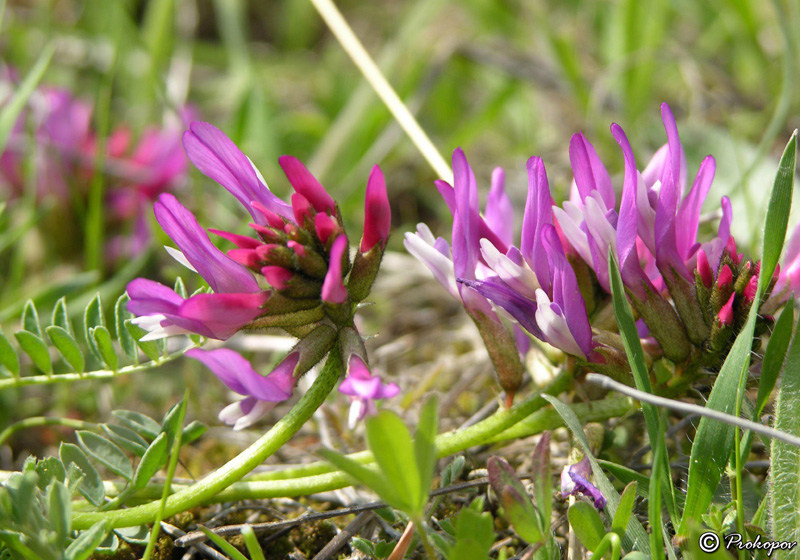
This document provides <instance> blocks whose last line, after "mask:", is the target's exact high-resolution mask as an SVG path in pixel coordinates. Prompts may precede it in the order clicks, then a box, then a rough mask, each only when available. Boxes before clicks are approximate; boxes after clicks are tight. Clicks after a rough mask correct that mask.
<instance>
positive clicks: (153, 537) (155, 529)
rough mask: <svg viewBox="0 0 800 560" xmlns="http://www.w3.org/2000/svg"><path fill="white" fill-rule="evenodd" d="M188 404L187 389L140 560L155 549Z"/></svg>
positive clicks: (176, 461)
mask: <svg viewBox="0 0 800 560" xmlns="http://www.w3.org/2000/svg"><path fill="white" fill-rule="evenodd" d="M188 402H189V389H186V391H185V392H184V393H183V400H182V401H181V405H180V406H181V408H180V410H179V411H178V420H177V421H176V422H175V426H176V430H175V438H174V440H173V442H172V452H171V453H170V456H169V464H168V466H167V480H166V481H165V482H164V491H163V492H162V493H161V501H160V502H159V508H158V513H157V514H156V520H155V522H154V523H153V528H152V529H151V530H150V540H149V541H148V542H147V548H146V549H145V551H144V555H143V556H142V560H150V555H151V554H152V553H153V550H154V549H155V546H156V542H157V541H158V533H159V531H160V530H161V521H162V520H163V519H164V509H165V507H166V505H167V500H168V499H169V492H170V489H171V488H172V477H174V476H175V469H176V468H177V467H178V456H179V455H180V451H181V436H183V420H184V419H185V418H186V405H187V404H188Z"/></svg>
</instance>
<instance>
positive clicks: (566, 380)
mask: <svg viewBox="0 0 800 560" xmlns="http://www.w3.org/2000/svg"><path fill="white" fill-rule="evenodd" d="M338 367H340V366H338V365H337V372H338ZM329 369H330V368H329V364H326V367H325V369H323V372H322V374H321V375H320V379H322V378H323V377H324V376H325V375H327V373H326V372H328V370H329ZM337 377H338V373H337V375H336V376H333V377H332V378H331V379H329V380H328V381H326V382H325V383H326V386H328V387H329V388H328V390H330V388H332V387H333V384H334V383H335V382H336V378H337ZM320 379H318V380H317V382H316V383H315V384H314V386H313V387H312V388H311V389H310V390H309V392H308V393H306V395H308V394H310V393H311V392H312V390H315V388H316V387H317V384H318V383H319V382H320ZM571 380H572V377H571V376H570V374H569V373H566V372H565V373H562V374H560V375H559V376H558V377H556V378H555V379H554V380H553V381H551V383H550V384H549V385H548V386H546V387H545V388H544V389H541V390H537V391H536V392H535V393H534V394H532V395H530V396H529V397H528V398H527V399H526V400H524V401H522V402H520V403H519V404H517V405H516V406H514V407H513V408H511V409H509V410H506V409H502V410H500V411H498V412H497V413H495V414H494V415H493V416H491V417H489V418H487V419H486V420H483V421H482V422H479V423H478V424H475V425H474V426H472V427H470V428H468V429H466V430H462V431H460V432H449V433H445V434H441V435H439V436H438V437H437V438H436V448H437V455H438V456H439V457H445V456H448V455H452V454H454V453H458V452H459V451H463V450H464V449H467V448H469V447H473V446H475V445H480V444H483V443H486V442H487V441H489V440H492V439H493V438H495V437H496V436H497V435H498V434H502V433H503V432H504V431H505V430H508V429H509V428H510V427H512V426H514V425H515V424H517V423H518V422H520V420H523V419H525V418H527V417H528V416H530V415H531V414H532V413H534V412H535V411H536V410H538V409H539V408H542V407H543V406H544V405H546V404H547V402H546V401H545V400H544V399H542V398H541V394H542V393H547V394H559V393H561V392H563V391H565V390H566V389H567V388H568V387H569V384H570V383H571ZM328 384H329V385H328ZM326 394H327V393H326ZM315 399H316V397H315ZM322 399H324V396H322V397H319V398H318V400H319V402H320V403H321V402H322ZM305 400H306V397H304V398H303V400H301V401H300V402H299V403H298V404H297V405H296V406H295V408H294V409H292V411H291V412H290V413H289V415H287V416H286V417H284V419H283V420H282V421H281V422H279V423H278V424H276V425H275V427H274V428H273V429H272V430H270V432H268V433H267V434H266V435H265V436H263V437H262V438H261V439H260V440H259V441H257V442H256V443H254V444H253V445H252V446H250V448H249V449H247V450H245V451H244V452H243V453H242V454H240V455H239V456H238V457H236V458H235V459H233V461H231V463H229V464H228V465H225V466H224V467H222V468H221V469H220V470H219V471H217V472H216V473H214V474H212V475H210V476H208V477H207V478H206V479H204V480H201V481H200V482H198V483H196V484H194V485H192V486H184V487H182V488H181V490H180V491H179V492H178V493H177V494H175V495H174V496H172V497H171V498H170V500H169V501H168V503H167V514H166V515H167V516H169V515H173V514H174V513H177V512H179V511H183V509H187V508H190V507H195V506H197V505H203V504H209V503H219V502H229V501H237V500H242V499H268V498H276V497H292V496H307V495H309V494H314V493H317V492H327V491H330V490H336V489H339V488H344V487H345V486H349V485H351V484H352V479H351V478H350V477H349V476H348V475H346V474H345V473H343V472H340V471H334V470H333V468H332V467H331V466H330V465H328V464H324V463H315V464H311V465H308V466H306V467H297V468H294V469H287V470H285V471H277V472H273V473H260V474H258V475H254V476H251V477H248V479H247V480H246V481H242V482H241V483H236V484H234V482H236V481H238V480H239V479H241V478H242V477H243V476H244V475H245V474H247V472H249V471H250V470H252V468H254V467H255V466H256V465H258V464H260V463H261V462H263V460H264V459H265V458H266V457H268V456H269V454H271V453H272V452H274V451H275V450H276V449H277V448H279V447H280V446H281V445H283V443H285V441H286V440H288V438H289V437H291V434H293V433H294V431H296V429H295V430H294V431H292V432H291V433H290V434H288V435H286V436H285V438H284V439H281V440H280V441H278V440H275V441H274V442H273V441H272V440H271V439H270V438H272V437H277V436H273V435H271V434H273V432H275V431H276V430H277V429H278V428H279V426H282V425H283V424H282V423H283V422H285V421H287V419H288V418H289V416H291V415H292V414H294V413H295V410H296V409H297V408H299V407H300V405H301V404H302V403H303V402H304V401H305ZM314 402H317V401H316V400H315V401H314ZM601 402H602V401H601ZM626 411H627V409H626ZM609 412H610V415H609V416H608V417H614V416H619V415H620V411H619V409H618V408H617V407H611V408H610V409H609ZM312 413H313V411H311V412H309V415H310V414H312ZM623 413H624V412H623ZM301 424H302V423H301ZM550 426H551V424H549V423H547V422H545V423H544V424H542V429H543V430H544V429H548V427H550ZM528 429H529V430H533V429H534V428H533V427H532V426H528ZM281 430H282V433H283V432H285V431H286V429H285V428H281ZM531 433H533V432H531ZM282 437H283V436H282ZM262 446H269V447H268V449H267V448H266V447H265V448H264V449H263V450H261V451H256V448H258V449H261V447H262ZM257 452H258V453H260V454H259V455H258V456H257V462H255V463H254V464H253V466H252V467H249V468H244V467H241V466H240V465H241V463H242V462H243V461H244V459H243V456H244V455H245V454H250V455H253V454H255V453H257ZM262 455H263V458H262ZM348 458H350V459H353V460H355V461H358V462H359V463H362V464H366V463H371V462H373V461H374V458H373V456H372V453H370V452H368V451H361V452H358V453H353V454H350V455H348ZM233 463H236V465H233V466H232V464H233ZM248 464H249V463H248ZM233 470H235V475H227V474H226V473H229V472H231V471H233ZM270 475H271V477H272V478H271V479H267V480H264V478H263V477H265V476H270ZM0 479H1V477H0ZM219 479H224V481H220V480H219ZM106 488H107V491H108V492H109V493H112V492H114V491H115V488H116V487H115V486H114V485H113V484H112V483H106ZM208 488H211V489H208ZM117 491H118V490H117ZM162 491H163V485H161V484H152V485H148V486H147V487H146V488H144V489H143V490H141V491H139V492H138V493H137V494H136V495H135V496H132V499H138V500H142V499H147V500H158V499H159V498H160V496H161V492H162ZM128 503H130V500H129V501H128ZM157 506H158V502H152V503H148V504H146V505H144V506H139V507H135V508H130V509H125V510H118V511H110V512H103V513H102V514H98V513H89V512H83V513H77V508H78V507H80V506H79V505H78V504H77V503H76V504H75V510H76V513H75V516H74V517H73V524H75V523H80V524H81V525H80V526H77V525H76V527H83V526H88V525H91V523H92V522H93V521H96V520H97V519H99V516H100V515H105V516H107V517H106V518H107V519H109V520H110V521H111V523H112V524H113V525H112V526H113V527H126V526H132V525H139V524H142V523H149V522H152V520H153V519H154V518H155V512H156V509H155V508H156V507H157ZM182 508H183V509H182Z"/></svg>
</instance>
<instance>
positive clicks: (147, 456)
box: [132, 433, 168, 490]
mask: <svg viewBox="0 0 800 560" xmlns="http://www.w3.org/2000/svg"><path fill="white" fill-rule="evenodd" d="M167 451H168V449H167V434H164V433H161V434H158V437H157V438H156V439H154V440H153V443H151V444H150V447H148V448H147V451H145V453H144V456H143V457H142V460H141V461H139V465H138V466H137V467H136V473H135V474H134V475H133V483H132V486H133V488H134V489H135V490H139V489H141V488H144V487H145V486H146V485H147V483H148V482H150V479H151V478H153V475H154V474H156V473H157V472H158V470H159V469H160V468H161V467H163V466H164V464H165V463H166V462H167Z"/></svg>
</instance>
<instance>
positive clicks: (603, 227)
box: [583, 196, 617, 255]
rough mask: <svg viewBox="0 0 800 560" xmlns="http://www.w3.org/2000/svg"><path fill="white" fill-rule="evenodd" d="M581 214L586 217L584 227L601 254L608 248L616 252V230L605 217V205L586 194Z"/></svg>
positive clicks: (605, 253) (605, 252)
mask: <svg viewBox="0 0 800 560" xmlns="http://www.w3.org/2000/svg"><path fill="white" fill-rule="evenodd" d="M584 202H585V204H586V205H585V206H584V212H583V215H584V216H585V219H586V227H587V228H588V229H589V233H590V234H591V235H592V238H593V239H594V241H595V243H597V248H598V249H599V250H600V254H601V255H607V254H608V248H609V247H611V250H612V251H614V254H615V255H616V254H617V230H616V229H614V226H612V225H611V224H610V223H609V221H608V219H606V210H605V205H604V204H603V203H602V202H600V203H598V202H597V200H595V198H594V197H592V196H587V197H586V200H585V201H584Z"/></svg>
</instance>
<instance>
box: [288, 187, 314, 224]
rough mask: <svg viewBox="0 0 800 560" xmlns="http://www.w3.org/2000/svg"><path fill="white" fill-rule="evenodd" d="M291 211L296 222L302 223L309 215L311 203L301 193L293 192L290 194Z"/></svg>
mask: <svg viewBox="0 0 800 560" xmlns="http://www.w3.org/2000/svg"><path fill="white" fill-rule="evenodd" d="M292 211H293V212H294V219H295V220H297V223H298V224H299V225H303V224H304V223H305V221H306V218H310V217H311V203H310V202H309V201H308V199H307V198H306V197H304V196H303V195H302V194H300V193H294V194H293V195H292Z"/></svg>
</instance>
